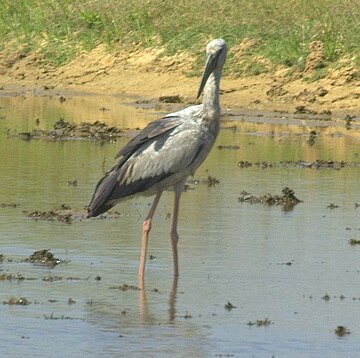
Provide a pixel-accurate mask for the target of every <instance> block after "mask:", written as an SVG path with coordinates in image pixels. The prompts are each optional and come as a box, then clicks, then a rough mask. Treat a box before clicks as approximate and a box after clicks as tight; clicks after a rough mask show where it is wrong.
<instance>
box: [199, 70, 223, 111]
mask: <svg viewBox="0 0 360 358" xmlns="http://www.w3.org/2000/svg"><path fill="white" fill-rule="evenodd" d="M220 77H221V70H215V71H214V72H213V73H212V74H211V75H210V76H209V78H208V80H207V82H206V85H205V88H204V97H203V106H204V109H205V110H212V111H213V110H214V109H215V110H218V111H220V101H219V92H220Z"/></svg>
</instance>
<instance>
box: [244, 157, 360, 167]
mask: <svg viewBox="0 0 360 358" xmlns="http://www.w3.org/2000/svg"><path fill="white" fill-rule="evenodd" d="M238 166H239V167H240V168H250V167H256V168H260V169H267V168H298V169H335V170H339V169H342V168H360V162H346V161H343V160H341V161H336V160H321V159H317V160H315V161H313V162H307V161H304V160H296V161H290V160H286V161H279V162H273V163H270V162H248V161H246V160H241V161H239V162H238Z"/></svg>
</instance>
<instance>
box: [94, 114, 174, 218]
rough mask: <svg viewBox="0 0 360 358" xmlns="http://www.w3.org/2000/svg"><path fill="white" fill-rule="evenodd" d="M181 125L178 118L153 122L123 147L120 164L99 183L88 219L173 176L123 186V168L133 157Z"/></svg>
mask: <svg viewBox="0 0 360 358" xmlns="http://www.w3.org/2000/svg"><path fill="white" fill-rule="evenodd" d="M180 124H181V121H180V118H179V117H178V116H171V117H170V116H169V117H165V118H162V119H159V120H157V121H154V122H151V123H150V124H148V125H147V126H146V127H145V128H144V129H142V130H141V131H140V133H139V134H138V135H137V136H135V137H134V138H133V139H131V140H130V141H129V142H128V144H127V145H126V146H125V147H123V148H122V149H121V150H120V151H119V152H118V154H117V155H116V158H117V157H119V156H122V158H121V159H120V160H119V162H118V163H117V164H116V165H114V167H113V168H112V169H111V170H109V171H108V172H107V173H106V174H105V176H104V177H103V178H102V179H101V180H100V181H99V182H98V183H97V185H96V188H95V191H94V194H93V196H92V198H91V202H90V204H89V209H88V217H92V216H98V215H100V214H102V213H104V212H105V211H107V210H109V209H110V208H112V207H113V206H114V205H115V204H116V199H120V198H124V197H126V196H129V195H133V194H135V193H137V192H141V191H145V190H147V189H149V188H150V187H151V186H152V185H154V184H155V183H157V182H158V181H160V180H163V179H165V178H166V177H167V176H169V175H171V173H169V174H165V175H162V176H161V178H160V176H157V177H154V178H147V179H146V180H139V181H137V182H134V183H130V184H127V185H124V184H123V185H121V184H120V182H121V181H122V179H123V178H122V175H123V174H124V172H123V173H122V175H121V171H122V167H123V165H124V164H125V163H126V161H127V160H128V159H129V158H130V157H131V155H132V154H133V153H134V152H135V151H136V150H137V149H138V148H139V147H141V146H142V145H143V144H145V143H146V142H147V141H148V140H150V139H153V138H155V137H157V136H160V135H161V134H164V133H166V132H168V131H170V130H172V129H174V128H176V127H177V126H179V125H180Z"/></svg>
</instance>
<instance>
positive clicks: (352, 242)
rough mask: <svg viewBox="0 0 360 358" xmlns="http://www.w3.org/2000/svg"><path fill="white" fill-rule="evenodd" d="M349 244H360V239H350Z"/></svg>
mask: <svg viewBox="0 0 360 358" xmlns="http://www.w3.org/2000/svg"><path fill="white" fill-rule="evenodd" d="M349 244H350V245H351V246H355V245H360V240H356V239H350V240H349Z"/></svg>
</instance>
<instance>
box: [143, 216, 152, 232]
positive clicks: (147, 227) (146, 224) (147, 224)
mask: <svg viewBox="0 0 360 358" xmlns="http://www.w3.org/2000/svg"><path fill="white" fill-rule="evenodd" d="M150 230H151V220H150V219H147V220H145V221H144V223H143V231H144V232H147V233H149V232H150Z"/></svg>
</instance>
